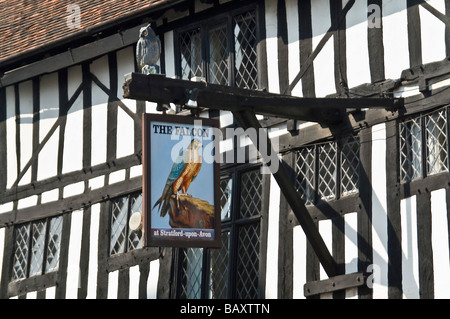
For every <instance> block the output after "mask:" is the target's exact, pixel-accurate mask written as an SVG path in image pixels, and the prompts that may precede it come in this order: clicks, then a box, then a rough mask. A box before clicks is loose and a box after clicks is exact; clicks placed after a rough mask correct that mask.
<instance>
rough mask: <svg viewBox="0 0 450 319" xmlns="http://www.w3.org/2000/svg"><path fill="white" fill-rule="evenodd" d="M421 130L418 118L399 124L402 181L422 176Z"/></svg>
mask: <svg viewBox="0 0 450 319" xmlns="http://www.w3.org/2000/svg"><path fill="white" fill-rule="evenodd" d="M421 158H422V130H421V126H420V118H417V119H412V120H410V121H408V122H405V123H401V124H400V174H401V181H402V182H409V181H412V180H414V179H416V178H419V177H421V176H422V165H421Z"/></svg>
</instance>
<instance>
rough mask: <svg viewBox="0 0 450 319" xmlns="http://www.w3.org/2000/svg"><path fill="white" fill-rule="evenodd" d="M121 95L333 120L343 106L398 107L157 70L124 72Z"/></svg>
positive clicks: (394, 102)
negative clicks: (238, 85) (294, 93)
mask: <svg viewBox="0 0 450 319" xmlns="http://www.w3.org/2000/svg"><path fill="white" fill-rule="evenodd" d="M123 88H124V97H125V98H129V99H135V100H146V101H151V102H156V103H161V104H169V103H174V104H178V105H185V104H186V103H187V102H188V100H189V99H191V97H192V96H193V95H195V98H196V100H195V101H196V102H197V107H200V108H208V109H216V110H224V111H231V112H240V111H250V112H253V113H256V114H261V115H266V116H275V117H282V118H289V119H295V120H302V121H310V122H318V123H323V124H336V123H339V122H340V121H341V119H342V116H343V113H344V112H345V111H346V109H363V108H384V109H397V108H400V107H402V105H403V99H395V98H304V97H295V96H289V95H281V94H275V93H269V92H266V91H257V90H249V89H242V88H236V87H230V86H224V85H217V84H210V83H204V82H193V81H187V80H180V79H172V78H167V77H165V76H164V75H160V74H149V75H145V74H140V73H130V74H127V75H126V76H125V84H124V86H123Z"/></svg>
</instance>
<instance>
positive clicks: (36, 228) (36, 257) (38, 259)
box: [29, 221, 47, 277]
mask: <svg viewBox="0 0 450 319" xmlns="http://www.w3.org/2000/svg"><path fill="white" fill-rule="evenodd" d="M46 225H47V223H46V221H38V222H34V223H32V224H31V236H32V237H31V261H30V275H29V276H30V277H32V276H37V275H41V274H42V266H43V264H44V251H45V247H44V245H45V233H46V229H45V228H46Z"/></svg>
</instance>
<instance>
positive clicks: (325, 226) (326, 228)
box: [319, 219, 333, 299]
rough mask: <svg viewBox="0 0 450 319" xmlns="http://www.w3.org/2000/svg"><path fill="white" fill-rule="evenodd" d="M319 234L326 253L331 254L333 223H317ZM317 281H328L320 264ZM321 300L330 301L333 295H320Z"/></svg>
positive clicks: (326, 220) (325, 221)
mask: <svg viewBox="0 0 450 319" xmlns="http://www.w3.org/2000/svg"><path fill="white" fill-rule="evenodd" d="M319 233H320V235H321V236H322V238H323V241H324V242H325V245H326V246H327V248H328V251H329V252H330V254H332V252H333V222H332V221H331V220H330V219H325V220H321V221H319ZM319 279H320V280H324V279H328V275H327V273H326V272H325V269H323V267H322V264H320V274H319ZM320 298H321V299H332V298H333V293H332V292H330V293H324V294H320Z"/></svg>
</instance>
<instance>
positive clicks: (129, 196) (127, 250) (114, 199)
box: [108, 191, 144, 257]
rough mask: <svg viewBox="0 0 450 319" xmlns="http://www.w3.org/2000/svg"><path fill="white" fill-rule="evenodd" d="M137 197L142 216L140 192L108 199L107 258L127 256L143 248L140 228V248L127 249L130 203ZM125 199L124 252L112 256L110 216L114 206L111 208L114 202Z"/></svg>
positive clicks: (130, 212)
mask: <svg viewBox="0 0 450 319" xmlns="http://www.w3.org/2000/svg"><path fill="white" fill-rule="evenodd" d="M139 196H141V214H142V196H143V194H142V191H135V192H130V193H127V194H124V195H121V196H117V197H114V198H112V199H110V200H109V205H108V213H109V216H108V225H109V227H108V229H109V233H108V234H109V244H108V256H109V257H113V256H116V255H123V254H127V253H131V252H133V251H135V250H140V249H142V248H144V246H143V237H142V236H143V235H142V226H141V230H140V231H141V239H140V242H141V247H138V248H133V249H129V242H128V241H129V239H130V238H129V237H130V227H129V225H128V222H129V220H130V217H131V214H132V208H133V207H132V205H133V204H132V203H131V199H132V198H133V197H134V198H138V197H139ZM125 197H127V217H126V223H125V226H124V227H125V239H124V240H125V243H124V245H125V246H124V251H123V252H118V253H114V254H112V253H111V239H112V238H111V237H112V214H113V209H114V206H113V204H114V202H115V201H117V200H119V199H121V198H125Z"/></svg>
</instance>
